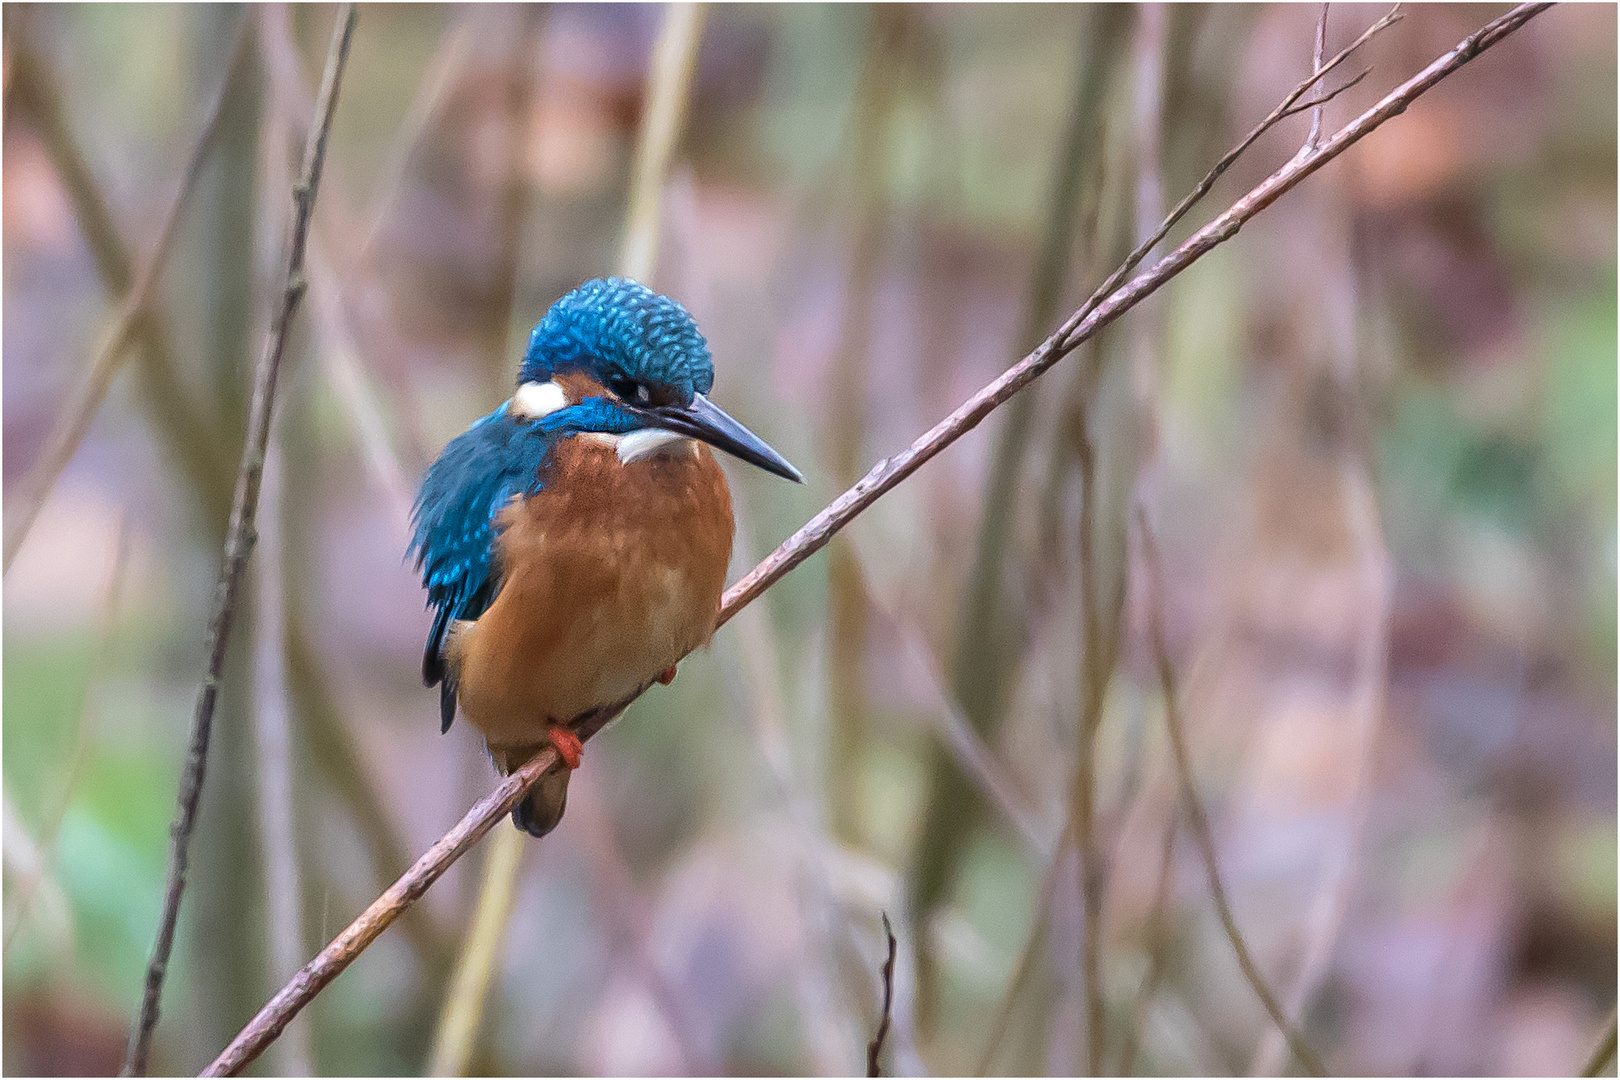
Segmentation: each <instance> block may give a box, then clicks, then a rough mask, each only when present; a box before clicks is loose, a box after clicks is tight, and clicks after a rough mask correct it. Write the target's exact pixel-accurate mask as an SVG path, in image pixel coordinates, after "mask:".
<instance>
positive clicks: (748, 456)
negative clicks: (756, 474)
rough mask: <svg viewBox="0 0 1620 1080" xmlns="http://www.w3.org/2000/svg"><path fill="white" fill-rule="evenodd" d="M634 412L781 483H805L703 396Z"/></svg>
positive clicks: (779, 455)
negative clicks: (683, 404)
mask: <svg viewBox="0 0 1620 1080" xmlns="http://www.w3.org/2000/svg"><path fill="white" fill-rule="evenodd" d="M636 411H637V412H639V413H641V415H642V416H645V417H646V418H647V419H648V420H649V421H650V422H652V423H653V424H655V425H657V426H658V427H661V428H664V429H665V430H668V431H678V432H680V433H681V434H682V435H687V436H690V437H691V438H694V439H702V440H703V441H704V442H706V443H708V444H709V445H710V446H713V447H717V448H718V449H721V450H724V451H725V452H726V453H728V454H733V455H735V456H736V457H740V458H742V459H743V460H744V461H746V462H748V463H749V464H750V465H758V466H759V467H760V468H762V469H764V470H765V471H766V472H768V473H775V474H776V475H777V476H780V477H781V478H782V479H784V480H792V481H793V482H794V483H795V484H802V483H804V476H803V475H802V474H801V473H800V472H799V470H798V469H795V468H794V467H793V466H792V465H791V464H789V462H788V459H787V458H785V457H783V456H782V455H781V454H778V453H777V452H776V451H775V450H772V449H771V448H770V445H769V444H767V443H766V442H765V440H764V439H762V438H760V437H759V436H758V435H755V434H754V433H753V432H752V431H749V430H748V429H747V428H745V427H743V426H742V425H741V424H739V423H738V422H737V421H736V420H733V419H732V418H731V415H730V414H729V413H727V412H726V410H724V409H722V408H721V407H720V406H718V405H716V404H715V403H714V402H712V401H710V400H709V399H708V398H706V397H704V396H703V395H702V394H693V395H692V404H690V405H686V406H680V405H661V406H658V407H657V408H653V409H638V410H636Z"/></svg>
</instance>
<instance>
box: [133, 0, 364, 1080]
mask: <svg viewBox="0 0 1620 1080" xmlns="http://www.w3.org/2000/svg"><path fill="white" fill-rule="evenodd" d="M357 18H358V13H357V11H356V10H355V7H354V5H353V4H346V5H345V6H344V7H343V8H342V9H340V11H339V13H338V19H337V24H336V25H335V26H334V27H333V32H332V46H331V49H330V51H329V52H328V53H327V58H326V70H325V74H324V75H323V76H322V79H321V94H320V98H319V100H318V103H317V109H316V116H317V117H318V120H317V122H316V123H315V124H313V125H312V126H311V128H310V135H309V142H308V143H307V144H306V145H305V147H304V167H303V173H302V178H301V180H300V181H299V183H298V185H297V186H296V187H294V189H293V227H292V235H291V240H290V243H289V252H288V256H287V273H286V279H285V282H284V285H283V289H282V297H281V305H280V310H279V311H278V312H277V315H276V321H275V325H274V327H273V329H272V332H271V335H270V340H269V343H268V344H267V347H266V349H265V353H264V358H263V360H262V361H261V362H260V364H259V369H258V371H257V373H256V374H255V377H254V388H253V407H252V412H251V414H250V418H249V423H248V436H247V440H246V442H245V443H244V444H243V448H242V463H241V466H240V468H239V470H238V472H237V478H236V494H235V496H234V499H233V506H232V509H231V526H230V530H229V532H228V533H227V536H226V541H225V556H224V559H223V561H222V563H221V566H220V572H219V580H218V582H217V583H216V585H215V590H214V612H213V615H212V616H211V617H210V619H209V625H208V637H209V643H208V672H207V674H206V675H205V676H204V678H203V682H202V687H201V689H200V690H199V692H198V695H197V708H196V712H195V713H194V715H193V717H192V724H191V738H190V746H189V749H188V750H187V753H186V766H185V771H184V773H183V774H182V776H181V778H180V792H179V799H178V805H177V807H176V810H175V820H174V825H173V827H172V828H171V830H170V845H169V875H168V884H167V886H166V887H165V889H164V897H163V914H162V918H161V920H160V922H159V923H158V933H157V940H156V941H155V942H154V944H153V946H152V957H151V960H150V962H149V963H148V965H147V969H146V988H145V991H144V993H143V995H142V1000H141V1008H140V1012H139V1013H138V1014H137V1016H136V1019H135V1024H134V1028H133V1030H132V1031H131V1032H130V1040H129V1050H128V1053H127V1056H126V1057H125V1060H124V1071H125V1073H127V1074H130V1075H134V1076H142V1075H145V1073H146V1063H147V1057H148V1055H149V1053H150V1051H151V1047H152V1034H153V1031H154V1030H155V1029H156V1027H157V1021H158V1003H159V1000H160V998H161V997H162V994H163V982H164V976H165V975H166V974H167V971H168V966H169V953H170V951H171V949H172V948H173V947H174V932H175V925H176V923H177V922H178V920H179V916H180V898H181V895H182V894H183V892H184V891H185V881H186V863H187V856H188V849H189V846H190V843H191V831H192V829H193V827H194V826H195V825H196V820H197V803H198V800H199V799H200V798H201V796H202V785H203V775H204V770H205V767H206V765H207V760H208V737H209V733H210V729H211V727H212V725H213V720H214V704H215V701H216V700H217V697H218V694H219V683H220V676H221V673H222V672H223V670H224V667H225V647H226V644H227V643H228V641H229V639H230V631H231V624H232V622H233V621H234V619H235V615H236V602H237V597H238V593H239V591H240V586H241V580H242V571H243V569H244V568H245V566H246V565H247V559H248V554H249V553H250V552H251V551H252V548H253V519H254V515H255V513H256V511H257V509H258V500H259V484H260V481H261V479H262V475H263V470H264V456H265V447H266V444H267V443H268V441H269V436H270V414H271V408H272V406H273V405H274V403H275V393H276V376H277V375H278V374H279V372H280V368H281V357H282V354H283V352H284V351H285V349H286V345H287V335H288V332H289V331H290V330H291V328H292V320H293V316H294V315H295V314H296V313H297V311H298V305H299V302H300V300H302V299H303V294H304V245H305V241H306V239H307V237H308V235H309V219H310V215H311V214H312V213H313V212H314V209H315V196H316V193H317V191H318V190H319V188H320V181H321V165H322V164H323V162H324V161H325V158H326V143H327V135H328V133H329V132H330V131H331V127H332V115H333V113H334V112H335V111H336V108H337V97H338V89H339V86H340V84H341V80H342V77H343V68H344V64H345V62H346V61H347V60H348V56H349V45H350V43H351V42H352V41H353V38H354V26H355V21H356V19H357Z"/></svg>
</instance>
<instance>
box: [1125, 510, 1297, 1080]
mask: <svg viewBox="0 0 1620 1080" xmlns="http://www.w3.org/2000/svg"><path fill="white" fill-rule="evenodd" d="M1136 520H1137V527H1138V530H1139V532H1140V534H1141V540H1142V564H1143V569H1144V571H1145V573H1144V578H1145V581H1144V586H1143V588H1144V591H1145V593H1146V596H1147V610H1148V638H1149V642H1150V644H1151V646H1152V649H1153V658H1154V662H1155V664H1156V665H1157V667H1158V669H1159V688H1160V690H1161V691H1162V693H1163V694H1164V722H1165V727H1166V728H1167V729H1168V732H1169V735H1170V750H1171V755H1172V757H1173V758H1174V759H1175V766H1176V776H1177V780H1178V783H1179V785H1180V788H1181V802H1182V809H1183V811H1184V812H1185V813H1186V815H1187V823H1188V824H1189V825H1190V826H1192V834H1193V839H1194V840H1195V841H1197V844H1198V853H1199V854H1200V855H1201V856H1202V857H1203V860H1204V870H1205V872H1206V873H1207V874H1208V876H1209V891H1210V895H1211V896H1212V897H1213V898H1214V901H1215V911H1216V914H1218V915H1219V916H1220V920H1221V926H1222V928H1223V929H1224V930H1225V931H1226V937H1227V940H1228V941H1230V942H1231V943H1232V952H1233V953H1234V954H1235V955H1236V956H1237V962H1238V967H1240V968H1241V969H1243V977H1244V978H1245V979H1247V980H1248V981H1249V985H1250V986H1251V987H1253V988H1254V993H1255V996H1256V997H1258V998H1259V999H1260V1004H1261V1005H1263V1006H1264V1007H1265V1010H1266V1013H1267V1015H1269V1016H1270V1017H1271V1021H1272V1023H1274V1024H1276V1025H1277V1029H1278V1030H1279V1031H1281V1032H1282V1033H1283V1038H1284V1039H1286V1040H1287V1041H1288V1048H1289V1049H1290V1050H1292V1051H1293V1052H1294V1056H1295V1057H1296V1058H1298V1059H1299V1063H1300V1064H1301V1065H1302V1066H1304V1068H1305V1071H1306V1072H1308V1073H1310V1074H1311V1075H1312V1076H1326V1075H1327V1070H1326V1069H1325V1068H1323V1066H1322V1062H1321V1059H1320V1058H1318V1057H1317V1056H1316V1052H1315V1051H1314V1050H1312V1049H1311V1047H1310V1045H1309V1044H1308V1043H1307V1042H1306V1041H1305V1037H1304V1036H1303V1035H1301V1034H1300V1033H1299V1031H1298V1030H1297V1029H1296V1028H1295V1027H1294V1025H1293V1024H1292V1023H1290V1022H1289V1020H1288V1017H1287V1015H1286V1014H1285V1013H1284V1012H1283V1008H1282V1005H1281V1004H1279V1003H1278V1001H1277V995H1276V994H1275V993H1274V992H1273V991H1272V989H1271V987H1270V986H1269V985H1268V984H1267V983H1266V980H1265V977H1264V976H1262V975H1261V974H1260V969H1259V967H1258V966H1256V964H1255V962H1254V957H1253V955H1252V954H1251V953H1250V952H1249V945H1248V942H1247V941H1245V940H1244V937H1243V933H1242V931H1240V930H1239V929H1238V925H1237V918H1236V917H1235V916H1234V915H1233V914H1232V902H1231V900H1230V899H1228V897H1227V895H1226V886H1225V885H1224V884H1222V882H1221V871H1220V864H1219V863H1218V862H1217V860H1216V857H1215V839H1214V836H1213V833H1212V832H1211V830H1210V826H1209V817H1208V815H1207V814H1206V813H1205V812H1204V804H1203V800H1202V799H1201V798H1200V797H1199V794H1198V785H1197V781H1196V780H1194V778H1193V772H1192V761H1191V757H1190V755H1189V754H1188V753H1187V737H1186V733H1185V732H1184V731H1183V730H1182V725H1181V705H1180V702H1179V700H1178V698H1177V689H1176V674H1175V667H1174V666H1173V665H1172V664H1171V662H1170V653H1169V650H1168V649H1167V648H1166V646H1165V643H1164V615H1163V611H1162V610H1161V609H1162V607H1163V601H1164V595H1163V590H1162V575H1161V568H1160V563H1159V548H1158V544H1157V542H1156V541H1155V540H1154V538H1153V530H1152V529H1151V528H1150V527H1149V525H1148V520H1147V511H1146V510H1144V509H1143V508H1142V505H1141V504H1140V503H1138V504H1137V507H1136Z"/></svg>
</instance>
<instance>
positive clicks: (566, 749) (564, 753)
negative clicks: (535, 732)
mask: <svg viewBox="0 0 1620 1080" xmlns="http://www.w3.org/2000/svg"><path fill="white" fill-rule="evenodd" d="M547 736H548V737H549V738H550V739H551V745H552V746H553V747H555V748H556V750H557V756H558V757H560V758H562V761H563V764H564V765H567V766H568V769H569V771H570V772H572V771H573V770H575V769H577V768H579V761H580V758H581V757H582V756H584V753H585V746H584V744H583V743H581V742H580V741H579V736H578V735H575V734H574V733H573V732H572V731H569V730H568V729H567V728H560V727H554V728H552V729H551V730H550V731H549V732H547Z"/></svg>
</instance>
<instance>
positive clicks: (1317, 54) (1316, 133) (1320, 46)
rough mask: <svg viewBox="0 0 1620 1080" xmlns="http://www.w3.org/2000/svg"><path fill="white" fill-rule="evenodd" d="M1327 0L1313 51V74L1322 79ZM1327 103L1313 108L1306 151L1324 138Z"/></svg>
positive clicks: (1317, 19) (1325, 46)
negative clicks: (1323, 109)
mask: <svg viewBox="0 0 1620 1080" xmlns="http://www.w3.org/2000/svg"><path fill="white" fill-rule="evenodd" d="M1327 20H1328V6H1327V0H1323V3H1322V11H1321V13H1320V14H1319V15H1317V17H1316V45H1315V47H1314V48H1313V49H1312V50H1311V72H1312V73H1313V74H1314V75H1316V76H1317V77H1320V76H1321V74H1322V56H1323V54H1324V53H1326V52H1327ZM1325 104H1326V102H1317V103H1316V104H1315V105H1314V106H1312V108H1311V130H1310V131H1309V132H1307V133H1306V135H1305V149H1307V150H1314V149H1316V143H1317V141H1318V140H1319V139H1321V137H1322V106H1323V105H1325Z"/></svg>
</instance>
